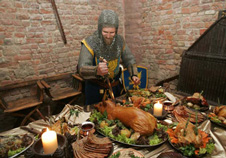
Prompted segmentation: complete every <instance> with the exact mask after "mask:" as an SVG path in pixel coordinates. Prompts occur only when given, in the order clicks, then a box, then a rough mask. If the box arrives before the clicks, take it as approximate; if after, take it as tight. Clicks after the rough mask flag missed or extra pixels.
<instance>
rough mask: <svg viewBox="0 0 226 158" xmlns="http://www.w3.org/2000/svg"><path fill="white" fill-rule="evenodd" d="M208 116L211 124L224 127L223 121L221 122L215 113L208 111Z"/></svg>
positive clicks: (225, 126)
mask: <svg viewBox="0 0 226 158" xmlns="http://www.w3.org/2000/svg"><path fill="white" fill-rule="evenodd" d="M208 118H209V120H210V121H211V122H212V123H213V124H216V125H218V126H220V127H223V128H225V129H226V125H225V124H224V123H222V121H221V120H219V118H218V116H217V115H215V114H214V113H213V112H210V113H209V114H208Z"/></svg>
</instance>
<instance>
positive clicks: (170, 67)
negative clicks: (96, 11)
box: [124, 0, 226, 89]
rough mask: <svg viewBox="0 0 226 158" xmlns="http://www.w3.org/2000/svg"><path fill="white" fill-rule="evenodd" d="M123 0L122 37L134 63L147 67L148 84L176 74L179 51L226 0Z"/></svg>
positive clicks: (193, 38) (179, 58) (225, 7)
mask: <svg viewBox="0 0 226 158" xmlns="http://www.w3.org/2000/svg"><path fill="white" fill-rule="evenodd" d="M124 1H125V35H126V36H125V38H126V41H127V44H128V45H129V47H130V48H131V50H132V52H133V53H134V54H135V56H136V59H137V63H138V64H139V65H143V66H146V67H148V70H149V86H150V85H153V84H155V83H156V82H158V81H160V80H162V79H165V78H167V77H171V76H174V75H175V74H178V72H179V68H180V61H181V55H182V52H183V51H184V50H186V49H187V48H188V47H189V46H191V44H192V43H194V42H195V40H196V39H197V38H198V37H199V36H200V35H201V34H202V33H203V32H204V31H205V30H206V29H207V28H208V27H209V26H210V25H211V24H212V23H213V22H214V21H215V20H217V17H218V11H219V10H225V9H226V0H124ZM176 82H177V81H175V82H174V85H171V88H172V89H175V88H176V86H175V85H176Z"/></svg>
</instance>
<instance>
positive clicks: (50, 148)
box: [42, 128, 58, 154]
mask: <svg viewBox="0 0 226 158" xmlns="http://www.w3.org/2000/svg"><path fill="white" fill-rule="evenodd" d="M42 146H43V149H44V153H45V154H52V153H54V152H55V151H56V149H57V148H58V142H57V134H56V132H55V131H49V130H48V128H47V131H46V132H45V133H43V134H42Z"/></svg>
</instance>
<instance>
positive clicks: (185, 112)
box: [172, 106, 207, 123]
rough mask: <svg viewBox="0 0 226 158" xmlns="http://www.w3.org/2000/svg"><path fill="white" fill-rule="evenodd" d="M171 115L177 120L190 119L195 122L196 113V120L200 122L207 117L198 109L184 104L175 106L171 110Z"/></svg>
mask: <svg viewBox="0 0 226 158" xmlns="http://www.w3.org/2000/svg"><path fill="white" fill-rule="evenodd" d="M172 114H173V116H174V117H175V118H176V120H177V121H178V122H180V121H186V120H188V118H189V117H190V118H189V120H190V122H191V123H196V115H197V122H198V123H202V122H203V121H205V120H206V119H207V118H206V116H204V115H203V114H202V113H200V112H199V111H195V110H193V109H189V108H187V107H186V106H176V107H175V109H174V110H173V113H172Z"/></svg>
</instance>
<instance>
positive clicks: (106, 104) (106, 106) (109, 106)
mask: <svg viewBox="0 0 226 158" xmlns="http://www.w3.org/2000/svg"><path fill="white" fill-rule="evenodd" d="M94 107H95V108H97V110H98V111H99V112H101V113H102V114H103V113H104V111H107V113H108V114H109V113H110V112H111V111H112V110H113V109H114V108H115V103H114V102H112V100H111V99H108V100H105V101H103V102H100V103H98V104H96V105H94Z"/></svg>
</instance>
